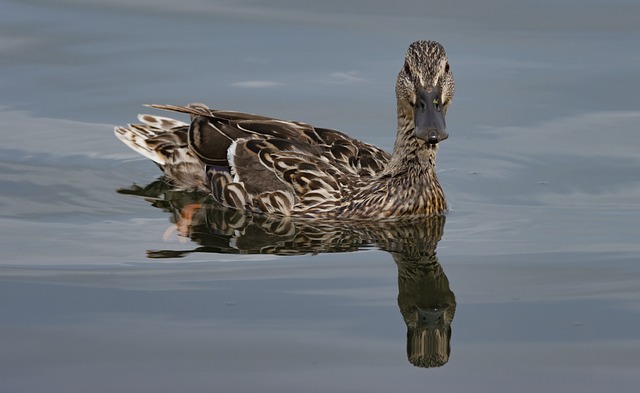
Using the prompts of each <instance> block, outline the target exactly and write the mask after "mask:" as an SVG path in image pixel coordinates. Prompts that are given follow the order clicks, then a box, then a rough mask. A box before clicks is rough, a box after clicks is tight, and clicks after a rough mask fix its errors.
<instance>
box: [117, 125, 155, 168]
mask: <svg viewBox="0 0 640 393" xmlns="http://www.w3.org/2000/svg"><path fill="white" fill-rule="evenodd" d="M114 133H115V134H116V137H117V138H118V139H120V140H121V141H122V143H124V144H125V145H127V146H129V147H130V148H131V149H132V150H133V151H135V152H137V153H139V154H141V155H143V156H144V157H146V158H148V159H150V160H152V161H154V162H156V163H157V164H159V165H164V164H165V157H163V156H161V155H159V154H158V153H157V152H156V151H155V150H153V149H152V148H151V147H149V145H147V140H148V139H149V138H152V137H154V136H155V134H154V133H153V132H152V131H150V130H149V129H146V128H144V127H140V126H139V125H131V124H130V125H129V126H128V127H115V129H114Z"/></svg>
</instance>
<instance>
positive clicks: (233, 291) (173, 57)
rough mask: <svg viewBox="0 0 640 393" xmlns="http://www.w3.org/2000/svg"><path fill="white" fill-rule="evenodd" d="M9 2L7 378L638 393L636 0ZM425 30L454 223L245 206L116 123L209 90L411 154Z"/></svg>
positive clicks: (30, 388) (136, 384)
mask: <svg viewBox="0 0 640 393" xmlns="http://www.w3.org/2000/svg"><path fill="white" fill-rule="evenodd" d="M0 8H1V9H2V12H1V13H0V33H1V34H0V59H1V61H0V91H1V92H2V93H1V94H0V125H1V126H0V133H1V135H2V144H1V145H0V231H1V233H2V236H0V249H1V250H2V252H1V254H0V310H1V311H2V312H1V313H0V346H1V348H2V351H0V391H2V392H86V391H91V392H112V391H122V392H140V391H153V392H175V391H188V392H200V391H202V392H205V391H206V392H210V391H224V392H250V391H258V390H259V391H264V392H282V391H301V392H345V391H349V392H387V391H397V390H405V389H407V390H416V389H420V390H424V389H428V390H430V389H432V390H436V391H442V392H460V391H480V392H513V391H523V392H529V391H530V392H560V391H579V392H601V391H610V390H615V391H617V392H635V391H637V386H638V385H639V384H640V374H639V373H638V370H639V369H640V243H639V242H638V239H639V238H640V153H639V151H640V150H639V149H640V133H639V132H638V124H640V109H639V108H640V95H639V94H638V92H639V91H640V74H639V73H638V70H639V69H640V52H638V50H637V43H638V42H639V40H640V25H639V24H638V23H637V15H639V14H640V4H637V2H632V1H623V0H616V1H606V2H605V1H600V0H589V1H581V2H577V1H568V0H567V1H554V2H550V1H542V2H530V1H515V2H513V1H511V2H507V1H496V2H492V3H491V4H490V5H486V4H481V3H477V2H470V1H462V0H460V1H457V0H455V1H449V2H447V3H446V4H436V3H430V2H426V3H425V2H421V1H411V0H406V1H399V2H383V1H372V2H359V1H354V2H346V3H345V2H321V3H316V4H313V5H311V4H305V3H301V2H294V1H287V0H282V1H269V2H261V3H258V2H249V1H243V2H217V1H215V2H200V1H196V0H188V1H184V2H169V1H164V0H159V1H147V0H143V1H136V2H134V3H130V2H126V1H119V0H117V1H111V2H102V1H97V0H96V1H86V0H85V1H79V0H62V1H57V2H55V5H54V4H53V3H51V2H46V1H39V0H21V1H20V2H17V1H8V0H0ZM417 39H433V40H438V41H439V42H441V43H442V44H443V45H444V46H445V48H446V50H447V53H448V56H449V60H450V64H451V69H452V71H453V73H454V76H455V79H456V95H455V97H454V101H453V103H452V106H451V107H450V109H449V112H448V115H447V126H448V130H449V134H450V137H449V139H448V140H446V141H444V142H443V143H442V144H441V147H440V151H439V155H438V176H439V178H440V181H441V183H442V185H443V188H444V191H445V194H446V197H447V200H448V203H449V204H450V207H451V211H450V212H449V213H448V214H447V216H446V217H442V218H434V219H429V220H425V221H423V222H419V223H412V224H393V225H391V224H389V225H376V224H375V223H370V224H367V225H359V226H353V225H348V224H347V223H345V224H344V225H332V226H327V225H321V224H309V223H301V222H296V221H295V220H294V221H272V220H266V219H260V218H256V217H254V218H251V219H245V218H242V217H238V216H235V215H234V214H232V213H230V212H224V211H220V210H216V209H215V208H213V207H211V206H209V205H207V204H206V201H202V200H199V199H198V198H197V197H196V196H194V195H185V194H180V193H173V192H171V191H170V190H167V189H165V188H163V185H162V184H161V183H154V182H155V181H156V180H157V178H158V176H159V171H158V169H157V168H156V167H155V165H153V163H151V162H150V161H148V160H146V159H144V158H142V157H139V156H138V155H137V154H136V153H135V152H133V151H130V150H129V149H128V148H127V147H126V146H124V145H123V144H122V143H120V142H119V141H118V140H117V139H116V138H115V137H114V135H113V127H114V126H115V125H121V124H126V123H128V122H133V121H135V116H136V114H137V113H140V112H146V111H150V112H153V113H154V114H161V113H160V112H157V111H153V110H152V109H148V108H144V107H142V104H146V103H167V104H169V103H172V104H186V103H189V102H194V101H199V102H205V103H207V104H208V105H209V106H211V107H215V108H225V109H233V110H240V111H246V112H252V113H257V114H264V115H269V116H274V117H279V118H284V119H293V120H301V121H305V122H309V123H312V124H315V125H319V126H323V127H331V128H336V129H339V130H342V131H345V132H347V133H349V134H350V135H353V136H355V137H357V138H359V139H361V140H364V141H367V142H371V143H374V144H376V145H378V146H381V147H383V148H385V149H387V150H389V149H391V147H392V145H393V138H394V136H395V127H396V118H395V116H396V111H395V96H394V85H395V78H396V75H397V73H398V71H399V70H400V67H401V66H402V60H403V56H404V52H405V50H406V47H407V46H408V45H409V44H410V43H411V42H412V41H415V40H417ZM182 120H185V119H182ZM193 203H202V204H203V207H201V208H200V209H195V210H194V209H191V210H190V208H189V206H190V205H192V204H193ZM186 218H190V219H191V223H192V224H191V225H190V226H189V225H186V224H185V222H186V220H185V219H186Z"/></svg>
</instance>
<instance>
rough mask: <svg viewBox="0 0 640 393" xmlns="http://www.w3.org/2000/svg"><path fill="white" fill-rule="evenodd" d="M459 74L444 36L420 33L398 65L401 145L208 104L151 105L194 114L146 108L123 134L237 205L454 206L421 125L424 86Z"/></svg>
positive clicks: (290, 212) (165, 166) (271, 211)
mask: <svg viewBox="0 0 640 393" xmlns="http://www.w3.org/2000/svg"><path fill="white" fill-rule="evenodd" d="M453 86H454V85H453V76H452V74H451V71H450V69H449V63H448V59H447V56H446V54H445V52H444V49H443V48H442V46H441V45H440V44H438V43H436V42H433V41H417V42H415V43H413V44H412V45H411V46H410V47H409V49H408V50H407V54H406V57H405V63H404V65H403V67H402V69H401V71H400V73H399V75H398V79H397V83H396V96H397V101H398V128H397V135H396V142H395V145H394V150H393V153H392V154H389V153H387V152H385V151H383V150H381V149H379V148H377V147H375V146H373V145H370V144H368V143H365V142H362V141H359V140H356V139H353V138H351V137H349V136H347V135H346V134H344V133H342V132H339V131H336V130H331V129H325V128H319V127H314V126H312V125H309V124H306V123H303V122H297V121H284V120H279V119H272V118H268V117H265V116H257V115H252V114H247V113H241V112H233V111H221V110H214V109H209V108H208V107H206V106H205V105H203V104H191V105H188V106H178V105H150V107H153V108H157V109H163V110H169V111H174V112H182V113H186V114H189V116H190V123H189V124H187V123H183V122H180V121H178V120H174V119H171V118H168V117H161V116H154V115H140V116H139V118H138V119H139V120H140V122H141V123H140V124H130V125H128V126H127V127H116V129H115V133H116V136H117V137H118V138H119V139H120V140H122V141H123V142H124V143H125V144H127V145H128V146H129V147H131V148H132V149H133V150H135V151H137V152H139V153H140V154H142V155H143V156H145V157H147V158H150V159H152V160H153V161H154V162H156V163H157V164H158V166H160V168H161V169H162V171H163V172H164V177H165V180H166V181H167V182H169V183H170V184H172V185H173V186H174V187H175V188H176V189H179V190H184V191H197V192H205V193H211V195H212V196H213V198H214V199H215V200H216V201H218V202H219V203H221V204H223V205H225V206H227V207H230V208H234V209H239V210H247V211H250V212H253V213H259V214H267V215H282V216H296V217H308V218H328V219H388V218H399V217H424V216H430V215H435V214H441V213H443V212H444V211H446V209H447V205H446V202H445V199H444V193H443V191H442V188H441V186H440V183H439V181H438V178H437V175H436V167H435V159H436V152H437V146H438V145H437V144H436V145H434V144H429V143H427V142H425V141H424V140H422V139H420V138H418V137H416V136H415V135H414V128H415V125H414V120H413V115H414V114H413V107H414V103H415V100H416V90H417V88H423V89H427V90H428V91H431V90H433V89H438V91H440V92H441V97H440V99H441V102H442V106H443V109H444V111H445V112H446V109H447V108H448V105H449V104H450V102H451V99H452V97H453V90H454V87H453Z"/></svg>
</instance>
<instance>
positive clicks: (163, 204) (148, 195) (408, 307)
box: [119, 181, 456, 367]
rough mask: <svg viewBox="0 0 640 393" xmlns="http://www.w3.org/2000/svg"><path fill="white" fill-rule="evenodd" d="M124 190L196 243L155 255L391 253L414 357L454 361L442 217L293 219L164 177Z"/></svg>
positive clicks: (421, 361) (416, 361)
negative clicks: (224, 205)
mask: <svg viewBox="0 0 640 393" xmlns="http://www.w3.org/2000/svg"><path fill="white" fill-rule="evenodd" d="M119 192H121V193H124V194H133V195H138V196H142V197H145V199H147V200H148V201H149V202H151V203H152V205H153V206H155V207H158V208H161V209H163V210H165V211H167V212H169V213H171V214H172V217H171V221H172V222H173V223H174V224H175V225H174V226H173V230H174V231H176V232H177V233H178V234H179V235H180V236H181V237H183V238H188V239H190V240H192V241H193V242H195V243H197V244H198V247H197V248H195V249H193V250H175V251H174V250H154V251H148V252H147V254H148V256H149V257H150V258H179V257H183V256H185V255H187V254H189V253H193V252H209V253H223V254H278V255H301V254H308V253H313V254H316V253H331V252H349V251H357V250H359V249H362V248H367V247H378V248H380V249H382V250H384V251H387V252H389V253H391V255H392V256H393V260H394V261H395V263H396V265H397V267H398V306H399V308H400V312H401V313H402V316H403V318H404V320H405V323H406V325H407V357H408V359H409V362H411V364H413V365H415V366H418V367H438V366H442V365H444V364H445V363H447V361H448V360H449V354H450V340H451V323H452V321H453V317H454V314H455V309H456V300H455V295H454V294H453V292H452V291H451V290H450V289H449V280H448V279H447V276H446V275H445V274H444V271H443V269H442V266H441V265H440V263H439V262H438V259H437V256H436V247H437V245H438V242H439V241H440V239H441V238H442V234H443V230H444V224H445V217H443V216H436V217H431V218H426V219H419V220H413V221H386V222H383V223H380V222H370V221H362V222H358V221H355V222H354V221H351V222H340V221H318V220H296V219H292V218H284V217H265V216H261V215H251V214H247V213H245V212H238V211H235V210H228V209H221V208H219V207H216V206H213V205H211V204H210V202H211V200H210V199H209V198H208V196H206V195H197V194H193V193H181V192H177V191H172V190H171V189H170V188H169V187H168V186H167V185H166V184H165V183H163V182H162V181H157V182H154V183H152V184H150V185H148V186H146V187H144V188H141V187H138V186H133V187H131V188H130V189H123V190H120V191H119ZM167 233H169V232H168V231H167V232H165V235H166V234H167Z"/></svg>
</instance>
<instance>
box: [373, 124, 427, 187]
mask: <svg viewBox="0 0 640 393" xmlns="http://www.w3.org/2000/svg"><path fill="white" fill-rule="evenodd" d="M413 130H414V123H413V119H412V118H408V117H407V116H403V115H398V131H397V135H396V141H395V144H394V146H393V153H392V154H391V158H390V159H389V163H388V164H387V166H386V167H385V169H384V171H383V175H384V176H386V177H389V176H391V177H397V176H403V175H406V174H415V175H418V174H422V175H423V176H426V177H427V179H425V180H428V179H430V178H434V179H436V180H437V177H436V174H435V167H436V153H437V151H438V145H429V144H428V143H427V142H425V141H424V140H422V139H419V138H417V137H416V136H415V135H414V132H413ZM423 176H420V177H421V178H422V177H423ZM416 180H418V179H416Z"/></svg>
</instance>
